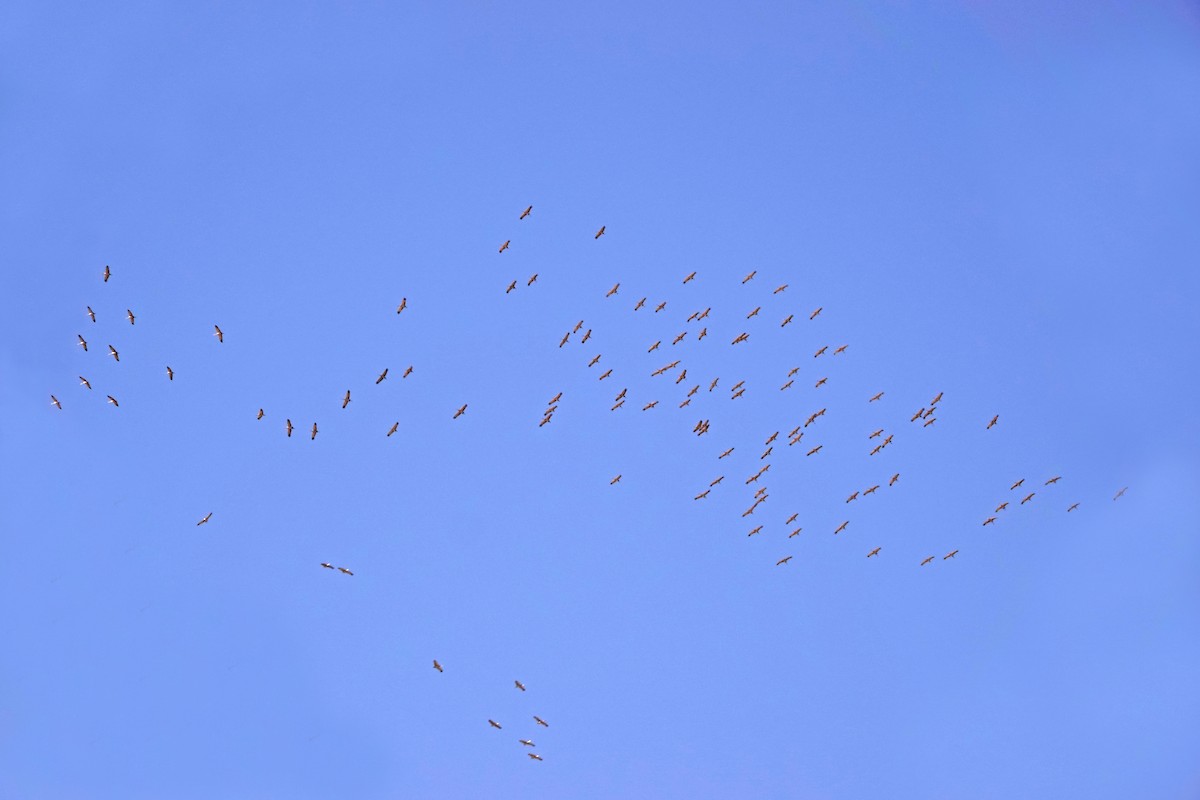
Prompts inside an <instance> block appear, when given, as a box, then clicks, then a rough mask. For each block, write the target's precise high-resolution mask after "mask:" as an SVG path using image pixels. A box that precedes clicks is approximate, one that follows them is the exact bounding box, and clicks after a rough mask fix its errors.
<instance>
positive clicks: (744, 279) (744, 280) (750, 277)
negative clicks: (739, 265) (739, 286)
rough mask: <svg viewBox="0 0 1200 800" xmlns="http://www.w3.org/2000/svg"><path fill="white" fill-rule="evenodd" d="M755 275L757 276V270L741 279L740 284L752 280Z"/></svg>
mask: <svg viewBox="0 0 1200 800" xmlns="http://www.w3.org/2000/svg"><path fill="white" fill-rule="evenodd" d="M757 274H758V270H753V271H752V272H751V273H750V274H749V275H747V276H746V277H744V278H742V283H746V282H748V281H750V280H752V279H753V278H754V276H755V275H757Z"/></svg>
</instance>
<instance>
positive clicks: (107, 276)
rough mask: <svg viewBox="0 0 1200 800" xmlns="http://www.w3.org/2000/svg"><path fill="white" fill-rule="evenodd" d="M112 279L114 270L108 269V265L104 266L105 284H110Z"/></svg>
mask: <svg viewBox="0 0 1200 800" xmlns="http://www.w3.org/2000/svg"><path fill="white" fill-rule="evenodd" d="M111 277H112V270H111V269H109V268H108V264H105V265H104V282H105V283H108V279H109V278H111Z"/></svg>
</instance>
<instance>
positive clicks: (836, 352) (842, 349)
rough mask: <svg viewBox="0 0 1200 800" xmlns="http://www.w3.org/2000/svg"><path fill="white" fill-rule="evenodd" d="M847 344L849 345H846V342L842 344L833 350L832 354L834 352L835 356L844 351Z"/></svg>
mask: <svg viewBox="0 0 1200 800" xmlns="http://www.w3.org/2000/svg"><path fill="white" fill-rule="evenodd" d="M849 346H850V345H848V344H844V345H842V346H841V347H839V348H838V349H837V350H834V351H833V354H834V355H835V356H836V355H841V354H842V353H844V352H846V348H847V347H849Z"/></svg>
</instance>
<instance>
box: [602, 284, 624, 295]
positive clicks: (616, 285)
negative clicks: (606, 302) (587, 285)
mask: <svg viewBox="0 0 1200 800" xmlns="http://www.w3.org/2000/svg"><path fill="white" fill-rule="evenodd" d="M620 288H621V284H620V283H614V284H613V287H612V288H611V289H609V290H608V294H606V295H604V296H605V297H612V296H613V295H614V294H616V293H617V290H618V289H620Z"/></svg>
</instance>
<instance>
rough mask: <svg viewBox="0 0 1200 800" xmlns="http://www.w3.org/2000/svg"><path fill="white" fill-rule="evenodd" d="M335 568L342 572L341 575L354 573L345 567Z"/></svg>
mask: <svg viewBox="0 0 1200 800" xmlns="http://www.w3.org/2000/svg"><path fill="white" fill-rule="evenodd" d="M337 570H338V572H340V573H342V574H343V575H353V574H354V573H353V572H351V571H350V570H348V569H346V568H345V567H338V568H337Z"/></svg>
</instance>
